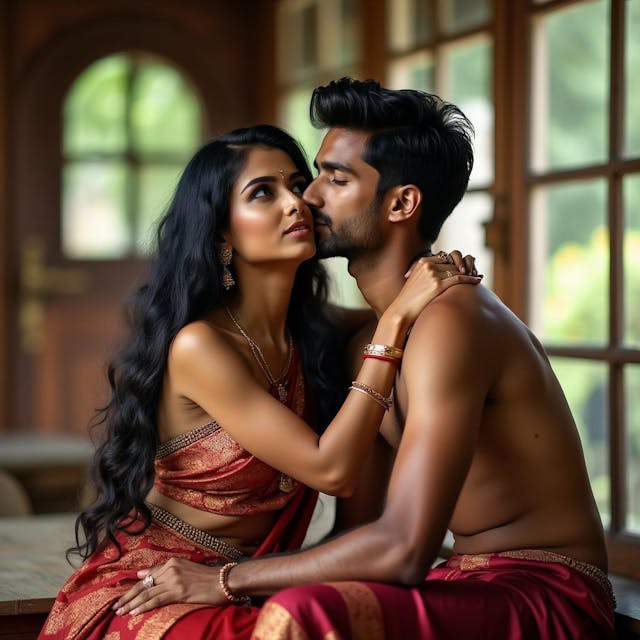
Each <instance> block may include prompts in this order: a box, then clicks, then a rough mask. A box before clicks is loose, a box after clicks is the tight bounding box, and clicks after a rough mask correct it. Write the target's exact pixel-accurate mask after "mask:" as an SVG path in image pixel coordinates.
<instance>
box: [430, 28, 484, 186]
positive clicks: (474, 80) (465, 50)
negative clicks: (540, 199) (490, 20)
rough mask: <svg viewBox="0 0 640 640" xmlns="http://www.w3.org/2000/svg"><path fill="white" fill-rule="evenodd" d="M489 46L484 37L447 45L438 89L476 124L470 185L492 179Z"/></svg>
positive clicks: (481, 183) (480, 183) (482, 183)
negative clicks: (452, 45)
mask: <svg viewBox="0 0 640 640" xmlns="http://www.w3.org/2000/svg"><path fill="white" fill-rule="evenodd" d="M492 50H493V47H492V44H491V40H489V39H488V38H485V37H482V38H473V39H471V40H465V41H464V42H463V43H462V44H457V45H455V46H454V47H450V48H448V49H447V50H446V51H445V52H444V56H443V71H444V73H443V75H442V83H443V84H442V86H438V91H437V93H439V94H440V95H441V96H442V97H443V98H444V99H445V100H447V101H448V102H453V103H454V104H455V105H457V106H458V107H460V109H462V111H463V112H464V113H465V115H466V116H467V117H468V118H469V120H471V122H472V124H473V126H474V128H475V141H474V150H475V163H474V166H473V172H472V173H471V179H470V181H469V182H470V185H471V186H474V185H475V186H477V185H486V184H488V183H489V182H491V181H492V180H493V126H494V125H493V99H492V89H491V83H492V80H491V76H492V72H491V70H492V62H491V59H492V55H493V54H492Z"/></svg>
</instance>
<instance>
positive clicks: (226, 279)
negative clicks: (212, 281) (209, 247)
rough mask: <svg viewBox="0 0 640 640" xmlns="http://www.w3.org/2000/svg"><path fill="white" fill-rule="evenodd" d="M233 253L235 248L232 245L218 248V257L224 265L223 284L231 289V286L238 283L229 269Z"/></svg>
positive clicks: (227, 288)
mask: <svg viewBox="0 0 640 640" xmlns="http://www.w3.org/2000/svg"><path fill="white" fill-rule="evenodd" d="M232 255H233V249H232V248H231V247H220V248H219V249H218V259H219V260H220V264H221V265H222V286H223V287H224V288H225V289H226V290H227V291H229V289H231V287H233V285H234V284H235V283H236V281H235V280H234V279H233V276H232V275H231V271H229V265H230V264H231V256H232Z"/></svg>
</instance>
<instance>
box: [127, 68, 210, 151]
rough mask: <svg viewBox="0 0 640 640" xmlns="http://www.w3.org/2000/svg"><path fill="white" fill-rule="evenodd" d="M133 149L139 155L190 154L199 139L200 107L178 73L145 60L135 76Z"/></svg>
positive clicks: (132, 110) (132, 118) (132, 105)
mask: <svg viewBox="0 0 640 640" xmlns="http://www.w3.org/2000/svg"><path fill="white" fill-rule="evenodd" d="M131 121H132V122H131V124H132V133H133V141H132V142H133V147H134V149H135V151H137V152H138V153H140V154H144V153H154V152H156V153H157V152H160V153H174V154H180V155H186V154H189V153H191V151H193V150H194V149H195V147H196V146H197V145H198V143H199V142H200V140H201V133H200V129H201V121H200V105H199V103H198V100H197V98H196V96H195V95H194V93H193V91H192V90H191V88H190V87H189V86H188V85H187V84H186V82H185V81H184V79H183V77H182V76H181V75H180V73H178V71H177V70H175V69H173V68H172V67H169V66H167V65H164V64H161V63H158V62H154V61H146V62H143V63H141V64H140V65H139V67H138V68H137V72H136V73H135V76H134V85H133V95H132V104H131Z"/></svg>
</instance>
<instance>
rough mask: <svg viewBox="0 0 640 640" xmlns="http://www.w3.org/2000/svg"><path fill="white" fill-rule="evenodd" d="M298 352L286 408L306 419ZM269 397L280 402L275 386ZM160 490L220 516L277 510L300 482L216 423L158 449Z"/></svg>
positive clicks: (161, 445)
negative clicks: (239, 442)
mask: <svg viewBox="0 0 640 640" xmlns="http://www.w3.org/2000/svg"><path fill="white" fill-rule="evenodd" d="M300 369H301V368H300V367H299V365H298V358H297V349H295V350H294V356H293V358H292V362H291V367H290V370H289V376H288V380H289V383H288V394H287V400H286V401H285V403H284V404H285V405H286V406H287V407H289V408H290V409H291V410H292V411H294V412H295V413H296V414H297V415H298V416H300V417H301V418H303V419H305V418H306V415H305V414H306V413H308V409H309V404H310V403H309V402H308V401H307V398H306V389H305V384H304V379H303V377H302V371H301V370H300ZM269 392H270V393H271V394H272V395H273V396H274V397H275V398H278V394H277V390H276V389H275V387H273V388H270V389H269ZM155 472H156V477H155V483H154V486H155V488H156V490H157V491H158V492H159V493H161V494H162V495H164V496H167V497H168V498H171V499H173V500H176V501H177V502H181V503H183V504H186V505H189V506H191V507H195V508H196V509H200V510H202V511H208V512H211V513H217V514H220V515H229V516H237V515H247V514H257V513H265V512H271V511H276V510H279V509H281V508H282V507H284V506H285V505H286V504H287V503H288V502H289V501H290V499H291V497H292V494H294V493H295V489H296V488H298V487H299V483H298V482H297V481H295V480H293V479H292V478H289V477H288V476H287V475H285V474H283V473H281V472H280V471H278V470H277V469H274V468H273V467H271V466H269V465H268V464H266V463H265V462H263V461H262V460H259V459H258V458H256V457H255V456H254V455H253V454H251V453H249V452H248V451H246V450H245V449H243V448H242V447H241V446H240V445H239V444H238V443H237V442H236V441H235V440H234V439H233V438H232V437H231V435H230V434H229V433H228V432H227V431H225V430H224V428H223V427H222V426H221V425H220V424H219V423H218V422H217V421H215V420H212V421H211V422H208V423H207V424H204V425H202V426H199V427H196V428H195V429H192V430H191V431H188V432H186V433H184V434H180V435H178V436H176V437H174V438H170V439H169V440H166V441H164V442H162V443H161V444H160V445H158V448H157V452H156V459H155Z"/></svg>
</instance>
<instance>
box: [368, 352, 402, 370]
mask: <svg viewBox="0 0 640 640" xmlns="http://www.w3.org/2000/svg"><path fill="white" fill-rule="evenodd" d="M367 358H371V359H372V360H383V361H384V362H390V363H391V364H395V365H396V367H399V366H400V362H402V361H401V360H400V358H391V357H389V356H374V355H373V354H372V353H365V354H364V355H363V356H362V359H363V360H366V359H367Z"/></svg>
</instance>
